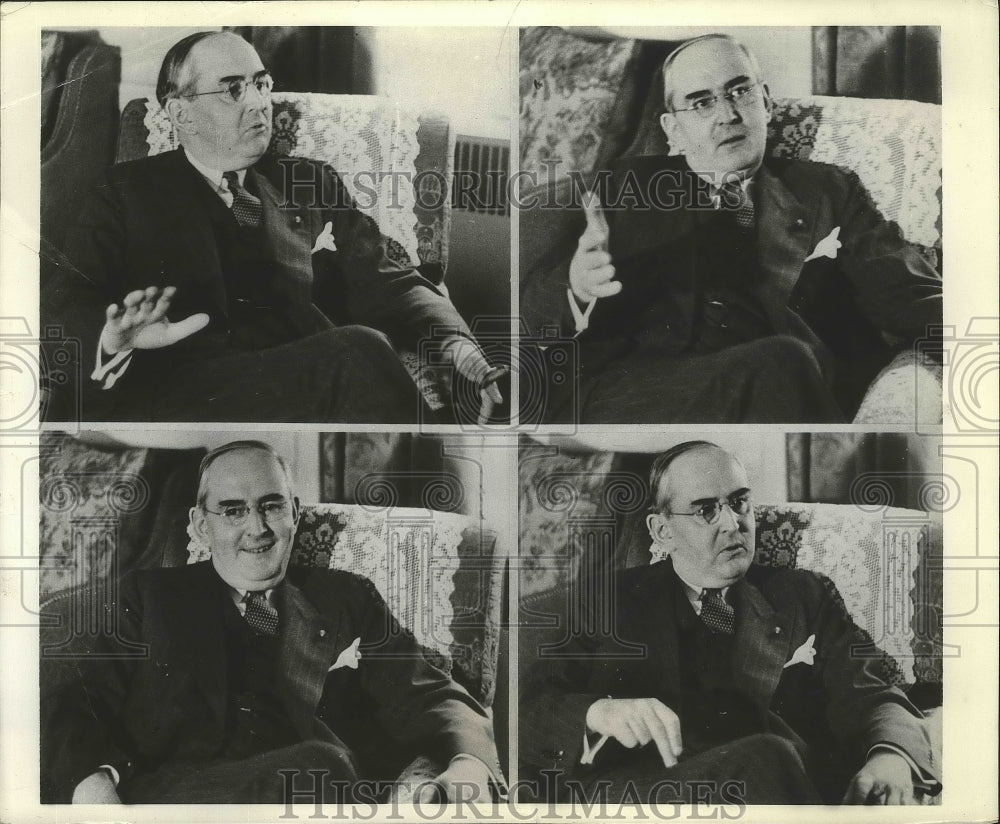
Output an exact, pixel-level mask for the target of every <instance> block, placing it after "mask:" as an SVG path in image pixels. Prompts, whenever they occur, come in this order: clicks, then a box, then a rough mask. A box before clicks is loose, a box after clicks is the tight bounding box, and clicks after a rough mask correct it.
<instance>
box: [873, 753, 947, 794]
mask: <svg viewBox="0 0 1000 824" xmlns="http://www.w3.org/2000/svg"><path fill="white" fill-rule="evenodd" d="M879 750H888V751H889V752H894V753H896V755H898V756H900V757H901V758H902V759H903V760H904V761H905V762H906V763H907V764H909V765H910V772H911V773H913V786H914V787H916V788H917V789H920V790H923V791H924V792H926V793H928V794H929V795H937V794H938V793H939V792H940V791H941V782H940V781H938V780H937V779H936V778H935V777H934V776H933V775H930V774H928V773H926V772H924V771H923V770H922V769H921V768H920V766H919V765H918V764H917V762H916V761H914V760H913V759H912V758H910V756H909V754H908V753H907V752H906V750H903V749H900V748H899V747H897V746H896V745H895V744H875V745H874V746H873V747H872V748H871V749H870V750H868V757H869V758H871V757H872V753H875V752H878V751H879Z"/></svg>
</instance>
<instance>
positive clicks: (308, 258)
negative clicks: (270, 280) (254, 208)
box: [246, 161, 333, 336]
mask: <svg viewBox="0 0 1000 824" xmlns="http://www.w3.org/2000/svg"><path fill="white" fill-rule="evenodd" d="M246 184H247V191H250V192H253V193H254V194H256V195H257V197H259V198H260V204H261V210H262V212H263V215H262V221H263V224H262V227H261V228H262V231H263V232H264V242H265V243H266V244H267V251H268V254H269V256H270V258H271V260H273V261H274V263H275V265H276V278H275V281H274V284H273V285H274V288H275V289H276V290H277V291H278V292H280V293H281V294H283V295H285V296H286V297H287V307H288V311H289V313H290V315H291V319H292V321H293V323H294V324H295V327H296V329H297V330H298V331H299V333H300V334H301V335H303V336H306V335H310V334H314V333H316V332H322V331H325V330H327V329H330V328H332V327H333V324H332V323H331V322H330V319H329V318H327V317H326V315H324V314H323V313H322V312H321V311H320V310H319V309H318V308H317V307H316V306H315V305H314V304H313V302H312V297H313V262H312V258H313V251H312V248H313V245H314V243H315V238H316V237H318V236H319V234H320V232H321V231H322V229H323V227H322V226H319V225H317V224H318V223H319V222H320V221H321V215H322V210H320V209H318V208H312V209H311V208H308V206H301V205H298V204H297V203H296V204H293V203H289V202H288V201H287V200H286V198H285V197H284V196H283V195H282V192H281V189H280V188H279V187H280V186H282V185H283V183H281V167H280V166H278V165H277V164H272V163H271V162H270V161H265V162H263V163H261V164H259V168H258V167H254V168H251V169H249V170H248V171H247V180H246ZM320 193H321V187H320V186H319V185H318V184H317V186H316V188H315V191H314V193H313V194H314V195H315V196H317V197H318V196H319V194H320ZM326 254H330V253H329V252H326Z"/></svg>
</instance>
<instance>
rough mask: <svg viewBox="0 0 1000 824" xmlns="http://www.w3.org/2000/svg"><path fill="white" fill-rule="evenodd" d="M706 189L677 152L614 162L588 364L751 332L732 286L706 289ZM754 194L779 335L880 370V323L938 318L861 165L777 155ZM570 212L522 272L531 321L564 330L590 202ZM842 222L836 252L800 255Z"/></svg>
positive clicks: (769, 307)
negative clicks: (606, 281) (612, 278)
mask: <svg viewBox="0 0 1000 824" xmlns="http://www.w3.org/2000/svg"><path fill="white" fill-rule="evenodd" d="M598 188H600V187H598ZM710 194H711V193H710V191H709V187H708V185H707V184H706V183H705V182H704V181H702V180H701V179H700V178H699V177H698V176H697V175H695V174H694V173H693V172H691V171H690V170H689V169H688V168H687V166H686V164H685V162H684V160H683V158H676V157H661V156H643V157H628V158H624V159H622V160H621V161H619V163H618V164H617V165H616V166H615V167H614V169H613V170H612V177H611V180H610V183H608V182H607V181H605V185H604V189H603V191H602V201H603V203H604V205H605V214H606V217H607V220H608V224H609V226H610V229H611V235H610V253H611V257H612V263H613V265H614V266H615V268H616V277H617V279H618V280H620V281H621V284H622V290H621V292H620V293H619V294H618V295H615V296H613V297H609V298H603V299H601V300H598V301H597V304H596V306H595V307H594V310H593V313H592V315H591V317H590V324H589V328H588V329H587V330H586V331H585V332H583V333H582V334H580V335H579V338H578V340H579V345H580V354H579V357H580V361H581V363H582V367H583V373H584V375H585V376H592V375H597V374H599V373H600V371H601V370H603V369H606V368H621V366H620V361H621V359H622V358H625V357H627V356H628V355H629V354H630V353H632V352H635V351H641V352H642V351H650V350H657V351H662V352H664V353H665V354H670V355H680V354H684V353H691V352H710V351H718V350H720V349H723V348H725V347H726V346H728V345H732V344H735V343H741V342H743V341H744V340H746V339H747V338H746V337H745V336H744V335H743V334H742V330H741V328H740V325H739V321H738V318H734V317H733V312H732V311H731V309H732V307H728V306H727V305H726V303H727V300H726V296H725V293H724V290H723V292H722V293H721V294H710V293H707V292H706V284H705V278H706V273H705V270H704V261H703V260H702V259H700V258H699V255H698V254H697V249H696V246H695V243H694V238H695V237H696V235H697V233H698V232H699V231H711V221H714V220H717V219H718V218H719V217H720V216H719V215H718V214H716V213H715V211H714V210H713V209H712V207H711V199H710ZM754 202H755V206H756V215H757V235H756V247H755V250H754V254H755V257H756V262H757V265H758V266H759V268H760V270H761V272H760V274H761V275H762V285H761V287H760V293H759V297H760V299H761V302H762V303H763V305H764V307H765V309H766V311H767V314H768V321H769V322H770V325H771V327H772V328H773V330H774V333H776V334H789V335H793V336H795V337H798V338H800V339H801V340H803V341H805V342H806V343H808V344H809V345H811V346H812V347H813V349H814V350H815V351H816V352H817V355H818V356H819V357H820V359H821V361H822V360H826V361H830V359H834V360H836V361H842V362H844V363H852V364H855V365H856V364H858V363H861V362H863V363H864V368H865V369H866V371H867V372H868V373H869V376H873V375H874V370H876V369H877V368H878V367H880V366H881V365H884V363H885V362H887V361H888V359H889V356H890V349H889V347H888V346H887V344H886V341H885V340H884V339H883V336H882V335H881V334H880V333H883V332H884V333H888V334H889V335H891V336H893V337H895V338H896V339H898V340H900V341H905V342H910V341H913V340H915V339H917V338H920V337H923V336H925V335H926V334H927V331H928V326H929V325H932V324H938V325H940V323H941V318H942V314H941V313H942V285H941V279H940V277H939V275H938V274H937V272H935V271H934V269H933V268H932V267H931V266H930V265H929V264H928V263H927V262H926V261H925V260H924V259H923V258H922V257H921V256H920V254H919V253H918V252H917V251H916V249H915V248H914V247H912V246H910V245H909V244H907V243H906V242H905V241H904V240H903V238H902V236H901V234H900V232H899V229H898V227H897V226H896V225H895V224H892V223H888V222H887V221H885V220H884V219H883V218H882V217H881V215H880V214H879V212H878V210H877V209H876V208H875V207H874V205H873V204H872V202H871V200H870V198H869V196H868V195H867V193H866V192H865V190H864V187H863V186H862V185H861V183H860V181H859V180H858V179H857V177H856V176H854V175H851V174H847V173H845V172H843V171H841V170H840V169H839V168H837V167H834V166H829V165H826V164H821V163H811V162H806V161H798V160H774V159H769V160H767V161H766V163H765V164H764V165H763V166H762V167H761V169H760V170H759V171H758V173H757V175H756V176H755V178H754ZM539 219H541V218H539ZM573 222H574V226H573V227H567V233H566V235H565V236H564V241H563V242H562V243H559V244H556V246H555V247H554V248H552V249H550V250H549V252H548V253H547V254H545V255H543V256H542V258H541V260H539V261H537V262H536V264H535V266H534V268H533V270H532V271H528V272H526V276H525V278H524V281H523V289H522V296H521V313H522V315H523V316H524V318H525V320H526V321H527V324H528V326H529V328H530V329H531V330H532V331H533V332H534V331H537V330H539V329H541V328H542V327H543V326H546V325H549V326H553V325H558V326H559V328H560V330H561V332H562V334H563V335H565V336H568V337H572V336H574V335H576V331H575V327H574V324H573V319H572V315H571V313H570V310H569V306H568V304H567V298H566V289H567V287H568V283H569V262H570V259H571V258H572V255H573V252H574V251H575V248H576V241H577V239H578V237H579V235H580V233H581V232H582V230H583V227H584V219H583V216H582V212H580V213H577V214H576V216H575V218H574V221H573ZM837 227H840V233H839V240H840V242H841V244H842V247H841V248H840V249H839V250H838V251H837V255H836V257H835V258H833V259H831V258H828V257H820V258H817V259H814V260H811V261H809V262H808V263H806V262H805V260H806V258H807V257H809V255H810V253H811V252H812V251H813V250H814V249H815V248H816V246H817V244H818V243H819V242H820V241H821V240H822V239H823V238H825V237H827V236H828V235H829V234H830V233H831V231H832V230H834V229H835V228H837ZM570 228H573V231H569V229H570ZM522 266H524V263H522ZM712 301H714V302H715V303H714V304H713V305H712V306H711V307H709V305H708V304H709V303H710V302H712ZM616 364H618V365H617V366H616Z"/></svg>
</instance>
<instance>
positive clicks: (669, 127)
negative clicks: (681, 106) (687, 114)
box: [660, 112, 684, 154]
mask: <svg viewBox="0 0 1000 824" xmlns="http://www.w3.org/2000/svg"><path fill="white" fill-rule="evenodd" d="M660 128H661V129H663V133H664V134H665V135H666V136H667V143H669V144H670V148H671V150H672V151H673V152H675V153H676V154H684V147H683V146H682V145H681V140H680V136H679V134H678V131H677V115H674V114H671V113H670V112H664V113H663V114H661V115H660Z"/></svg>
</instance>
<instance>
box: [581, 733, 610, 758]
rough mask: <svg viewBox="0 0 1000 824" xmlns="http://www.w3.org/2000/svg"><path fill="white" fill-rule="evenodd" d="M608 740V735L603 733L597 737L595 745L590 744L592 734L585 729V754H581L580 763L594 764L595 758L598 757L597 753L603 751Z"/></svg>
mask: <svg viewBox="0 0 1000 824" xmlns="http://www.w3.org/2000/svg"><path fill="white" fill-rule="evenodd" d="M607 740H608V737H607V736H606V735H602V736H601V737H600V738H598V739H597V743H596V744H594V746H590V736H589V735H588V734H587V731H586V730H584V732H583V755H581V756H580V763H581V764H593V763H594V759H595V758H596V757H597V754H598V753H599V752H600V751H601V747H603V746H604V745H605V744H606V743H607Z"/></svg>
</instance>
